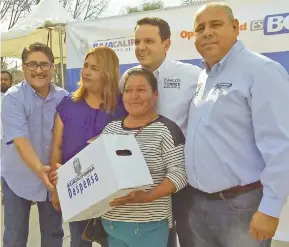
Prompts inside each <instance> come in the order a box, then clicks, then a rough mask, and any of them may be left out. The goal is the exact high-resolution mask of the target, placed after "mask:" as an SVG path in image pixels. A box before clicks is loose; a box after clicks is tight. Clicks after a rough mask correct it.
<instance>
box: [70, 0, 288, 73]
mask: <svg viewBox="0 0 289 247" xmlns="http://www.w3.org/2000/svg"><path fill="white" fill-rule="evenodd" d="M226 2H227V3H229V4H230V5H231V6H232V9H233V11H234V14H235V16H236V18H238V19H239V21H240V29H241V33H240V39H241V40H243V42H244V43H245V45H246V46H247V47H249V48H250V49H252V50H253V51H256V52H259V53H271V52H281V51H289V45H288V44H289V1H288V0H263V1H258V0H255V1H254V0H252V1H250V2H249V1H238V0H228V1H226ZM199 7H200V5H189V6H181V7H174V8H168V9H165V10H157V11H150V12H142V13H137V14H132V15H124V16H115V17H110V18H101V19H96V20H87V21H78V22H72V23H69V24H68V25H67V42H66V43H67V68H68V69H69V68H80V67H81V64H82V62H83V55H84V54H85V53H86V51H87V48H91V47H93V46H99V45H107V46H109V47H111V48H113V49H114V50H115V51H116V53H117V55H118V56H119V59H120V63H121V64H130V63H137V60H136V58H135V55H134V28H135V25H136V22H137V20H139V19H141V18H143V17H146V16H151V17H159V18H162V19H164V20H166V21H167V22H168V23H169V25H170V27H171V32H172V36H171V40H172V45H171V47H170V50H169V52H168V57H169V58H170V59H173V60H191V59H197V58H200V56H199V54H198V52H197V51H196V49H195V47H194V44H193V36H194V34H193V31H192V27H193V17H194V14H195V12H196V11H197V9H198V8H199ZM285 12H287V13H285Z"/></svg>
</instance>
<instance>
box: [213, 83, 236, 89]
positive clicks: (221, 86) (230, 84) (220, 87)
mask: <svg viewBox="0 0 289 247" xmlns="http://www.w3.org/2000/svg"><path fill="white" fill-rule="evenodd" d="M231 86H232V83H229V82H219V83H218V84H217V85H216V86H215V88H218V89H228V88H230V87H231Z"/></svg>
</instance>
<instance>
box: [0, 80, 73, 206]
mask: <svg viewBox="0 0 289 247" xmlns="http://www.w3.org/2000/svg"><path fill="white" fill-rule="evenodd" d="M66 95H68V93H67V92H66V91H65V90H64V89H62V88H59V87H56V86H53V85H52V86H51V90H50V93H49V95H48V96H47V97H46V99H43V98H41V97H40V96H39V95H38V94H37V93H36V91H35V90H34V89H33V88H32V87H31V86H30V85H29V84H28V83H27V82H26V81H23V82H21V83H19V84H17V85H15V86H13V87H11V88H10V89H9V90H8V91H7V92H6V94H5V95H4V97H3V99H2V125H3V137H4V142H5V144H4V145H3V149H2V151H3V155H2V176H3V177H4V179H5V180H6V182H7V184H8V185H9V187H10V188H11V189H12V191H13V192H14V193H15V194H16V195H18V196H19V197H22V198H25V199H27V200H33V201H45V200H46V198H47V190H46V188H45V186H44V185H43V184H42V182H41V180H40V179H39V178H38V177H37V176H36V174H35V173H34V172H32V170H31V169H30V168H28V167H27V165H26V164H25V163H24V162H23V160H22V159H21V157H20V155H19V153H18V151H17V149H16V147H15V145H14V143H13V139H15V138H17V137H27V138H28V139H29V140H30V142H31V144H32V146H33V148H34V150H35V152H36V153H37V155H38V157H39V158H40V160H41V162H42V163H43V164H44V165H50V151H51V144H52V128H53V124H54V116H55V112H56V106H57V105H58V103H59V102H60V101H61V100H62V98H63V97H64V96H66Z"/></svg>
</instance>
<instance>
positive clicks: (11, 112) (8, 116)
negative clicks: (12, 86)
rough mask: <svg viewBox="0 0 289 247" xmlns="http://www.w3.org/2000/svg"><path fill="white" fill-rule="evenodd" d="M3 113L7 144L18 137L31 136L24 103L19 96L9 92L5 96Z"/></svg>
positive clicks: (4, 133) (4, 134)
mask: <svg viewBox="0 0 289 247" xmlns="http://www.w3.org/2000/svg"><path fill="white" fill-rule="evenodd" d="M1 114H2V116H1V117H2V125H3V136H4V141H5V143H6V144H7V143H10V142H12V141H13V140H14V139H15V138H17V137H28V136H29V135H28V127H27V120H26V116H25V111H24V104H23V103H22V102H21V101H20V100H19V99H18V98H17V97H14V96H13V95H12V94H9V93H8V94H6V95H5V96H4V97H3V99H2V109H1Z"/></svg>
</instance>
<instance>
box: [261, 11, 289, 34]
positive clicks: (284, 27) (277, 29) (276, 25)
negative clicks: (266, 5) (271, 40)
mask: <svg viewBox="0 0 289 247" xmlns="http://www.w3.org/2000/svg"><path fill="white" fill-rule="evenodd" d="M284 33H289V13H283V14H275V15H267V16H266V17H265V19H264V35H276V34H284Z"/></svg>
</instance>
